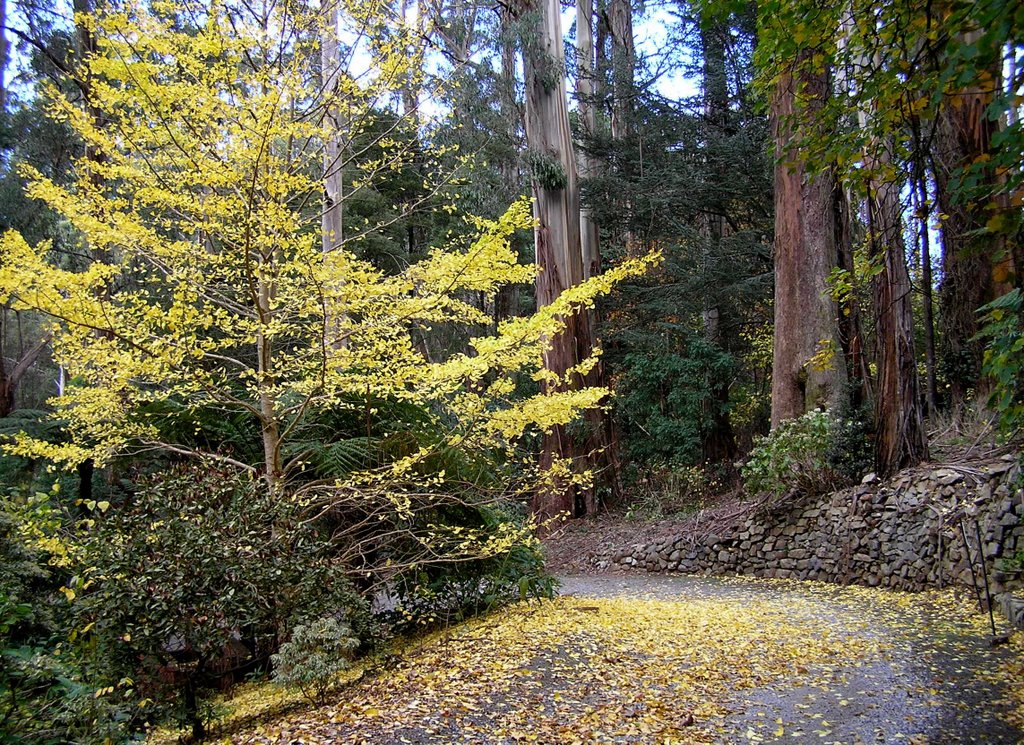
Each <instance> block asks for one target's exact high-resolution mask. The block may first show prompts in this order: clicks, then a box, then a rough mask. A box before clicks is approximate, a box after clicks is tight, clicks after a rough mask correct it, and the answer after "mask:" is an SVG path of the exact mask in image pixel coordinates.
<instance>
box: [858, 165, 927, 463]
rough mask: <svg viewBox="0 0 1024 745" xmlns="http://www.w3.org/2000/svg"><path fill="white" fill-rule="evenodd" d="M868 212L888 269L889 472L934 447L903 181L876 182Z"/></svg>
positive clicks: (882, 291) (883, 376) (879, 423)
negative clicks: (922, 382)
mask: <svg viewBox="0 0 1024 745" xmlns="http://www.w3.org/2000/svg"><path fill="white" fill-rule="evenodd" d="M869 166H870V163H869ZM868 212H869V214H868V218H869V219H868V228H869V230H870V235H869V239H870V244H869V245H870V247H871V254H872V257H874V258H875V259H876V260H880V261H881V262H882V263H883V267H884V268H883V271H882V272H881V273H880V274H879V275H878V276H877V277H875V279H874V301H875V335H876V338H877V345H878V353H877V360H878V362H877V364H878V387H877V394H876V398H875V469H876V470H877V471H878V473H879V474H881V475H882V476H888V475H890V474H892V473H894V472H895V471H897V470H899V469H900V468H904V467H906V466H911V465H915V464H917V463H919V462H920V461H922V460H925V459H926V458H927V457H928V446H927V442H926V440H925V430H924V421H923V417H922V415H921V402H920V386H919V383H918V378H917V356H916V354H915V352H914V319H913V313H912V309H911V304H910V298H911V289H910V274H909V273H908V272H907V262H906V248H905V246H904V243H903V225H902V220H901V217H900V216H901V214H902V205H901V203H900V198H899V191H898V187H897V185H895V184H892V183H883V182H872V183H871V186H870V195H869V198H868Z"/></svg>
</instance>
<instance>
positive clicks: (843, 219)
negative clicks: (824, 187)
mask: <svg viewBox="0 0 1024 745" xmlns="http://www.w3.org/2000/svg"><path fill="white" fill-rule="evenodd" d="M832 212H833V220H834V221H835V228H836V248H837V249H838V257H839V268H840V269H843V270H845V271H847V272H849V273H850V274H851V276H852V275H853V272H854V271H855V269H854V265H853V244H854V239H853V214H852V212H851V210H850V197H849V195H848V194H847V193H846V189H845V188H844V187H843V185H842V184H841V183H839V180H838V179H835V182H834V189H833V191H832ZM840 311H841V312H840V313H839V339H840V343H841V344H842V346H843V357H844V358H845V359H846V371H847V375H848V376H849V386H848V387H849V403H850V405H851V406H853V407H854V408H855V409H858V408H860V407H861V406H862V405H863V404H865V403H866V402H868V401H870V400H872V395H871V370H870V366H869V363H868V358H867V354H866V350H865V348H864V326H863V324H862V323H861V317H860V298H859V297H857V293H856V292H853V293H851V295H850V297H849V298H847V299H846V301H845V302H844V303H843V304H842V307H841V308H840Z"/></svg>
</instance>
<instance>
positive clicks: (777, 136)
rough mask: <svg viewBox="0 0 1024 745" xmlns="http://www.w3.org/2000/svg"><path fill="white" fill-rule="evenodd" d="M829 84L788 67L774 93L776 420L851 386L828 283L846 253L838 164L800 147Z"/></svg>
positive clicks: (827, 401)
mask: <svg viewBox="0 0 1024 745" xmlns="http://www.w3.org/2000/svg"><path fill="white" fill-rule="evenodd" d="M805 54H806V53H805ZM798 67H804V66H802V65H798ZM828 92H829V79H828V74H827V73H826V72H810V71H802V72H800V73H798V74H797V76H794V75H793V74H792V73H791V72H784V73H782V74H781V75H780V76H779V79H778V82H777V83H776V86H775V90H774V91H773V94H772V98H771V111H770V117H771V127H772V136H773V139H774V142H775V156H776V165H775V333H774V351H773V362H772V427H774V426H776V425H777V424H779V423H780V422H782V421H785V420H786V419H793V418H796V417H799V416H802V415H803V414H804V413H806V412H807V411H810V410H812V409H814V408H816V407H818V406H825V407H836V406H837V405H838V404H839V403H840V401H841V400H842V396H843V394H844V389H845V387H846V381H847V373H846V365H845V361H844V360H843V359H842V357H841V355H840V350H841V349H842V344H841V341H840V337H839V322H838V314H839V313H838V307H837V304H836V302H835V301H834V300H832V299H831V297H830V296H829V293H828V283H827V278H828V275H829V273H830V272H831V271H832V269H833V268H834V267H835V266H836V262H837V257H838V251H837V247H836V223H835V205H834V190H835V188H836V185H835V179H834V176H833V174H832V172H831V171H830V170H825V171H822V172H818V173H811V172H810V171H809V170H808V168H807V167H806V165H805V164H804V162H803V161H802V160H801V159H800V157H799V155H798V154H797V153H795V152H794V147H793V142H794V141H796V140H799V139H800V137H801V135H802V134H803V132H802V131H801V128H802V127H807V126H813V125H812V124H810V122H812V121H813V120H814V110H815V108H817V107H820V105H821V104H822V103H823V102H824V100H825V97H826V96H827V95H828ZM798 100H799V101H800V103H798Z"/></svg>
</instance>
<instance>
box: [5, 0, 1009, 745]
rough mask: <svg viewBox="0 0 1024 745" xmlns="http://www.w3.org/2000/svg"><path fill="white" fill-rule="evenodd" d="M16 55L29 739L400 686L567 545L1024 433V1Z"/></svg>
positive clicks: (280, 28) (391, 7)
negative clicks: (357, 663)
mask: <svg viewBox="0 0 1024 745" xmlns="http://www.w3.org/2000/svg"><path fill="white" fill-rule="evenodd" d="M0 26H2V27H3V29H4V37H3V42H2V43H0V70H2V71H3V75H2V80H3V85H2V86H0V114H2V117H3V128H2V141H0V147H2V148H3V158H2V169H0V170H2V174H0V176H2V181H0V223H2V226H3V228H4V231H5V235H4V238H3V241H2V243H0V262H2V263H0V297H2V299H3V305H2V307H0V345H2V349H0V430H2V434H3V438H4V452H5V455H4V456H3V458H2V459H0V468H2V472H3V478H4V482H5V490H6V492H5V496H4V501H3V515H2V520H0V550H2V551H3V553H4V556H5V562H4V568H3V570H2V574H0V640H2V646H3V655H4V659H5V662H7V663H9V664H6V665H5V667H4V668H3V672H2V673H0V700H2V703H0V719H2V722H3V727H4V728H5V729H6V730H7V731H9V732H12V733H13V735H12V737H13V738H15V739H17V738H21V739H23V740H33V738H35V739H34V740H33V741H38V740H39V738H44V739H46V738H48V739H49V741H53V742H64V741H68V740H69V739H70V740H76V741H77V740H81V739H83V738H84V739H89V738H98V739H99V740H102V739H103V738H104V737H107V736H110V737H116V736H121V734H118V733H122V734H123V733H124V732H130V731H135V730H137V729H139V728H140V727H143V726H145V725H146V724H147V723H149V722H152V721H158V720H160V719H161V718H164V717H167V716H181V717H184V718H185V719H186V720H187V721H188V722H189V723H190V726H192V728H193V731H194V733H195V734H196V735H197V736H200V735H202V733H203V727H204V724H203V723H204V721H206V717H207V716H208V712H207V711H206V709H204V703H203V701H204V695H205V694H204V691H208V690H209V689H210V688H211V687H212V686H215V685H217V684H218V683H219V682H222V681H226V680H230V679H235V678H237V677H238V676H240V675H244V674H247V673H251V672H255V671H265V670H266V669H267V667H268V665H269V661H270V659H271V656H272V655H273V654H274V653H275V652H277V651H278V650H279V648H280V645H281V644H282V642H284V641H285V640H287V639H289V638H292V637H295V638H302V637H303V635H304V634H306V633H307V632H308V629H309V628H312V627H314V626H315V627H316V628H319V629H320V630H321V632H322V633H329V634H333V635H334V636H333V638H334V642H335V643H336V645H338V647H337V648H338V649H339V650H340V649H349V648H351V647H358V648H359V649H361V650H363V651H366V650H369V649H372V648H373V647H374V645H379V644H381V643H383V642H382V638H383V637H385V636H387V635H388V634H391V633H395V632H396V631H401V630H402V629H403V628H405V627H406V626H409V625H416V624H419V623H427V622H436V621H438V620H439V619H441V618H444V619H450V618H453V617H456V616H461V615H464V614H466V613H470V612H475V611H477V610H480V609H482V608H485V607H491V606H493V605H494V604H496V603H499V602H503V601H505V600H508V599H514V598H518V597H525V596H528V595H531V594H544V593H547V592H550V589H551V583H550V579H549V578H548V577H546V575H545V574H544V573H543V567H542V560H541V557H540V554H539V551H538V548H537V544H536V538H535V533H536V531H537V530H538V529H540V530H543V529H544V527H545V526H550V525H551V524H552V522H551V521H552V520H557V519H562V518H564V517H565V516H571V517H580V516H583V515H586V514H593V513H595V512H598V511H601V510H604V509H608V508H615V507H630V506H632V507H633V509H634V510H636V509H640V508H643V509H646V510H648V511H650V512H653V513H656V514H657V513H664V512H669V511H675V510H686V509H694V508H695V507H698V506H700V505H703V504H706V503H708V502H710V501H713V500H714V499H717V498H721V495H723V494H729V493H734V492H735V490H737V489H740V488H746V490H747V491H748V492H749V493H751V494H753V493H757V492H761V491H777V492H780V493H783V492H786V491H787V490H789V489H791V488H794V487H800V488H804V489H824V488H828V487H832V486H837V485H839V484H841V483H843V482H844V481H849V480H853V479H857V478H859V477H860V476H862V475H863V474H864V473H865V472H867V471H869V470H874V471H876V472H877V473H879V474H881V475H883V476H884V475H889V474H891V473H893V472H895V471H896V470H898V469H900V468H902V467H905V466H910V465H914V464H915V463H917V462H919V461H921V460H923V459H927V458H928V455H929V449H928V434H927V433H928V429H929V425H931V427H932V429H934V428H935V427H936V426H937V425H938V423H940V422H945V423H947V424H948V423H953V424H954V425H955V424H956V423H959V422H963V421H965V420H966V419H970V418H972V417H975V416H978V414H977V410H978V409H979V408H982V407H988V411H989V412H990V413H988V414H983V415H982V416H989V417H993V418H994V419H993V421H995V422H996V423H997V424H998V426H999V428H1000V431H1001V432H1002V434H1003V436H1004V437H1007V438H1012V437H1013V435H1014V434H1015V432H1016V431H1017V428H1018V426H1019V422H1020V414H1021V411H1022V406H1024V398H1022V389H1021V385H1020V380H1021V375H1020V372H1021V365H1022V359H1024V337H1022V333H1021V332H1022V327H1021V323H1022V321H1021V312H1022V298H1021V294H1020V282H1019V267H1020V266H1021V262H1022V261H1024V255H1022V252H1021V251H1022V249H1021V241H1020V232H1021V201H1022V200H1021V194H1022V192H1021V168H1020V166H1021V160H1022V154H1024V135H1022V130H1021V122H1020V116H1019V112H1020V109H1021V98H1020V91H1021V87H1022V82H1024V81H1022V75H1024V73H1022V72H1021V65H1020V56H1021V44H1020V41H1021V29H1022V28H1024V10H1022V9H1021V8H1020V7H1019V6H1018V5H1017V4H1015V3H1009V2H997V1H996V0H984V1H982V2H963V3H961V2H952V1H950V2H941V3H934V2H927V3H926V2H917V1H916V0H906V1H905V2H897V3H880V2H872V1H871V0H849V1H847V2H838V1H837V2H820V1H817V2H802V0H766V1H765V2H761V3H758V4H755V3H748V2H716V1H714V0H707V1H705V2H683V1H680V2H664V3H661V4H657V5H655V4H647V5H644V4H637V3H632V2H630V1H629V0H608V1H607V2H592V1H591V2H580V3H578V4H577V5H576V6H574V7H566V8H563V7H561V6H560V4H559V3H557V2H554V1H553V0H536V1H535V2H534V1H527V0H517V1H516V2H511V3H497V4H494V5H487V4H476V3H473V2H471V1H470V2H463V1H462V0H458V1H457V2H452V3H448V2H445V1H444V0H430V1H428V0H400V1H399V2H390V3H389V2H376V1H375V2H361V1H359V2H344V3H339V4H331V3H328V2H324V3H322V4H317V3H306V2H299V1H297V0H289V1H288V2H283V3H282V2H262V3H233V2H209V3H207V2H198V1H197V2H184V3H167V2H132V3H119V2H111V3H106V2H98V1H97V2H93V1H91V0H75V1H74V3H73V4H72V5H71V6H70V7H63V6H60V5H57V6H54V5H50V4H48V3H33V2H28V1H25V2H2V3H0ZM563 26H567V27H565V28H564V27H563ZM648 35H649V36H650V39H653V40H654V41H653V42H652V41H651V40H650V39H648V38H646V37H647V36H648ZM673 91H692V95H685V96H680V95H677V94H675V93H673ZM524 200H527V201H524ZM769 432H771V434H770V435H769ZM382 588H387V590H388V592H389V593H393V594H394V595H395V596H396V597H397V598H398V600H397V602H396V603H395V604H392V605H390V606H389V607H388V609H387V611H386V612H385V613H383V614H382V613H380V612H376V611H379V610H380V608H379V607H378V608H376V611H375V609H374V608H373V607H372V601H373V599H374V598H378V599H379V596H380V592H381V590H382ZM378 606H379V604H378ZM325 619H327V620H330V619H334V621H335V623H333V625H331V624H329V623H326V621H325ZM317 624H319V625H317ZM325 624H326V625H325ZM299 629H302V630H303V631H298V630H299ZM325 629H326V630H325ZM40 708H41V710H42V711H44V712H46V714H45V716H43V717H42V718H40V717H38V716H36V715H34V714H33V713H32V712H33V711H35V710H36V709H40Z"/></svg>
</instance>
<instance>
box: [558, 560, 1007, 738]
mask: <svg viewBox="0 0 1024 745" xmlns="http://www.w3.org/2000/svg"><path fill="white" fill-rule="evenodd" d="M561 582H562V590H561V592H562V594H565V595H575V596H578V597H595V598H607V597H637V598H652V599H658V600H669V601H678V602H686V601H687V600H694V599H721V600H723V601H734V602H740V603H775V604H778V603H781V604H784V605H786V606H789V605H792V607H793V613H794V616H793V618H792V620H794V621H797V622H799V618H800V616H801V614H813V615H814V616H815V617H816V618H818V619H821V618H822V617H824V618H828V619H832V620H833V621H834V625H835V628H836V630H837V632H838V633H841V634H844V635H848V637H849V638H851V639H854V638H861V639H865V638H867V639H870V640H872V641H873V642H876V643H877V644H876V647H877V648H878V653H877V654H875V655H872V656H870V657H869V658H867V659H864V660H862V661H861V662H860V664H859V665H858V666H856V667H854V668H844V667H838V666H837V667H831V666H823V667H822V669H820V670H812V671H811V672H812V673H814V674H815V680H816V681H817V682H816V683H815V685H813V686H804V687H799V688H793V687H773V688H769V687H766V688H761V689H758V690H755V691H753V692H749V691H748V692H747V693H746V694H744V696H743V697H742V700H740V699H739V698H738V699H737V700H736V701H735V702H734V703H733V705H732V706H731V708H732V710H733V712H734V713H733V715H732V716H730V717H729V718H728V722H727V725H726V730H725V732H724V733H723V736H722V740H721V742H723V743H749V742H775V743H842V744H843V745H874V744H881V743H885V744H889V743H893V744H897V743H908V744H909V745H924V744H925V743H932V744H933V745H934V744H937V743H942V744H943V745H951V744H952V743H986V744H987V745H1001V744H1003V743H1007V744H1009V743H1022V742H1024V733H1022V732H1021V731H1020V730H1018V729H1016V728H1014V727H1012V726H1010V725H1009V724H1007V723H1006V722H1005V721H1003V719H1001V718H1000V715H1001V714H1002V715H1005V714H1006V713H1007V712H1009V711H1010V710H1011V709H1012V704H1011V702H1010V701H1008V700H1007V699H1006V693H1007V691H1006V688H1005V686H1006V683H1005V682H1004V680H1000V679H999V678H1000V676H999V675H997V671H998V670H999V668H1000V666H1001V665H1003V664H1006V663H1007V662H1008V661H1009V660H1010V659H1011V657H1012V651H1011V650H1010V649H1009V648H1008V647H1006V646H999V647H994V648H992V647H990V646H989V638H990V637H989V634H987V633H985V632H984V631H983V630H982V629H983V628H984V627H983V626H980V624H979V619H978V618H977V617H973V618H969V617H965V616H964V615H963V614H962V613H951V612H950V609H949V605H948V603H947V604H943V603H944V601H943V600H942V599H939V598H936V597H934V596H908V595H901V594H898V593H886V592H882V591H875V590H866V589H852V588H841V587H830V586H825V585H818V584H813V585H812V584H806V583H796V582H783V581H765V580H752V579H751V580H748V579H740V578H704V577H692V576H684V575H673V576H663V575H641V574H636V575H615V576H607V575H606V576H593V575H591V576H567V577H562V578H561ZM796 601H799V602H796ZM984 620H985V623H987V617H986V618H985V619H984ZM1002 677H1003V678H1004V679H1005V674H1004V675H1003V676H1002ZM1013 685H1015V686H1017V687H1019V686H1022V685H1024V681H1022V680H1017V681H1014V682H1013Z"/></svg>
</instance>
